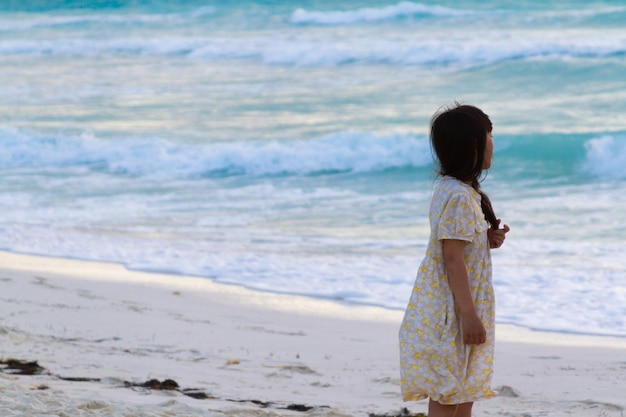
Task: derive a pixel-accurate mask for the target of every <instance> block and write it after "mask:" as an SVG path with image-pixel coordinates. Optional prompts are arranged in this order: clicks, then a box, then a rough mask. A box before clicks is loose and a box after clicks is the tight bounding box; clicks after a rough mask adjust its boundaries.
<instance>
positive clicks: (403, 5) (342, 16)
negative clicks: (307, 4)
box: [291, 1, 470, 25]
mask: <svg viewBox="0 0 626 417" xmlns="http://www.w3.org/2000/svg"><path fill="white" fill-rule="evenodd" d="M467 13H470V12H465V11H460V10H454V9H450V8H447V7H442V6H429V5H425V4H421V3H413V2H410V1H403V2H400V3H398V4H395V5H391V6H385V7H378V8H375V7H365V8H361V9H357V10H353V11H330V12H314V11H307V10H304V9H297V10H295V11H294V12H293V14H292V15H291V23H294V24H318V25H341V24H354V23H363V22H379V21H383V20H391V19H397V18H402V17H429V16H458V15H463V14H467Z"/></svg>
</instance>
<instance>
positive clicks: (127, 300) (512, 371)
mask: <svg viewBox="0 0 626 417" xmlns="http://www.w3.org/2000/svg"><path fill="white" fill-rule="evenodd" d="M401 316H402V312H399V311H392V310H386V309H382V308H377V307H366V306H354V305H348V304H343V303H340V302H335V301H330V300H319V299H311V298H306V297H299V296H288V295H280V294H272V293H264V292H257V291H251V290H248V289H245V288H242V287H238V286H230V285H221V284H216V283H214V282H212V281H211V280H208V279H204V278H193V277H183V276H169V275H163V274H150V273H141V272H133V271H128V270H127V269H125V268H124V267H122V266H120V265H114V264H103V263H93V262H82V261H74V260H65V259H54V258H45V257H34V256H25V255H16V254H11V253H5V252H0V338H1V340H2V343H1V345H0V357H2V360H3V361H4V362H5V363H6V362H7V359H8V358H13V359H19V360H22V361H26V362H32V361H37V364H38V365H39V366H41V367H42V368H43V369H41V371H40V372H39V373H36V374H34V375H20V374H16V373H12V372H11V370H9V369H6V365H4V366H0V368H5V369H2V372H0V415H2V416H5V415H7V416H14V415H15V416H190V417H193V416H212V417H213V416H328V417H331V416H368V415H369V414H377V415H381V414H389V415H391V414H394V413H395V414H397V413H398V412H399V411H400V410H401V408H402V407H405V406H407V407H408V408H409V410H410V411H411V412H425V411H426V402H419V403H407V404H405V403H402V401H401V398H400V387H399V370H398V349H397V329H398V325H399V322H400V320H401ZM168 379H169V380H172V381H175V383H176V384H177V386H174V387H173V388H174V389H169V390H167V389H155V388H157V386H155V385H154V384H155V381H156V383H163V382H164V381H166V380H168ZM151 380H152V385H150V384H146V383H147V382H149V381H151ZM493 382H494V387H495V388H496V389H499V390H500V392H501V395H500V396H499V397H497V398H495V399H492V400H487V401H481V402H479V403H477V404H476V405H475V413H474V414H475V415H477V416H487V415H498V416H544V415H550V416H556V417H559V416H571V415H576V416H578V415H581V416H582V415H589V416H609V417H611V416H616V417H617V416H620V417H621V416H623V415H624V410H625V409H626V339H620V338H608V337H586V336H574V335H565V334H552V333H539V332H533V331H530V330H526V329H521V328H517V327H513V326H506V325H499V326H498V329H497V348H496V363H495V376H494V381H493Z"/></svg>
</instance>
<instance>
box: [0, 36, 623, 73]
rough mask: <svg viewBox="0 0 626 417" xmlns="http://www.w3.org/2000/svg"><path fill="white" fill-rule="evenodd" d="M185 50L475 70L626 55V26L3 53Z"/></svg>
mask: <svg viewBox="0 0 626 417" xmlns="http://www.w3.org/2000/svg"><path fill="white" fill-rule="evenodd" d="M100 54H113V55H115V54H131V55H137V56H185V57H188V58H190V59H198V60H233V59H237V60H239V59H245V60H251V61H260V62H262V63H264V64H267V65H283V66H337V65H349V64H359V63H360V64H389V65H400V66H429V67H431V66H444V67H446V66H452V67H462V68H471V67H474V66H482V65H490V64H494V63H498V62H502V61H507V60H520V59H535V58H546V57H547V58H555V59H565V58H606V57H613V56H623V55H625V54H626V33H625V32H624V31H615V30H603V31H551V32H543V33H536V32H535V33H524V32H523V31H521V32H515V31H511V32H507V33H500V34H498V36H495V35H494V34H493V33H487V32H486V33H474V34H473V35H472V36H465V35H463V36H462V37H461V36H450V35H448V34H440V35H437V34H431V35H429V36H428V37H424V36H417V35H415V36H405V37H402V38H394V37H387V38H385V37H356V36H355V37H350V36H344V35H340V34H333V33H330V34H325V35H324V36H315V37H313V36H310V35H307V34H298V35H267V36H261V35H259V36H255V37H254V38H248V37H211V38H206V37H199V36H198V37H176V36H169V37H167V38H158V37H152V38H142V37H133V38H111V39H80V38H79V39H70V38H67V39H57V40H30V39H5V40H0V55H5V56H10V55H33V56H36V55H59V56H95V55H100Z"/></svg>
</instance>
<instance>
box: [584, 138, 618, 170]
mask: <svg viewBox="0 0 626 417" xmlns="http://www.w3.org/2000/svg"><path fill="white" fill-rule="evenodd" d="M585 150H586V158H585V162H584V164H583V167H582V168H583V170H584V171H585V172H587V173H589V174H591V175H593V176H595V177H598V178H601V179H626V136H620V137H616V136H610V135H607V136H602V137H598V138H593V139H590V140H589V141H587V142H586V143H585Z"/></svg>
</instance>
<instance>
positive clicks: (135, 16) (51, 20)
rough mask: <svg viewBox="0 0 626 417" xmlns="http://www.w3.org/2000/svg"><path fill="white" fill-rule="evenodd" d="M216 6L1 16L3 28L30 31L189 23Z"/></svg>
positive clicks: (206, 14)
mask: <svg viewBox="0 0 626 417" xmlns="http://www.w3.org/2000/svg"><path fill="white" fill-rule="evenodd" d="M216 13H217V9H216V8H215V7H211V6H205V7H200V8H197V9H194V10H191V11H190V12H187V13H129V14H116V13H107V14H105V13H96V14H52V15H51V14H43V13H35V14H21V15H16V16H11V17H10V18H6V17H4V18H0V32H11V31H18V32H19V31H27V30H33V29H39V28H62V27H67V26H75V25H83V24H94V23H95V24H98V25H100V26H101V25H103V24H104V25H114V26H119V25H125V26H129V25H145V24H147V25H150V24H161V23H178V24H184V23H188V22H189V20H190V19H191V20H195V19H201V18H205V17H207V16H213V15H215V14H216Z"/></svg>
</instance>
